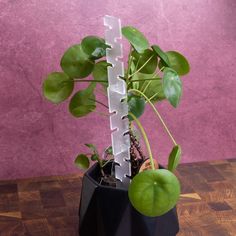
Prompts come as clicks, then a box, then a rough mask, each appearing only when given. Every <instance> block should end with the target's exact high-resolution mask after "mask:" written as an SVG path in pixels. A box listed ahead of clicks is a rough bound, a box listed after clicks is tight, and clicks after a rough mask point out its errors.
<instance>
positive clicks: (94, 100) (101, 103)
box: [89, 98, 109, 109]
mask: <svg viewBox="0 0 236 236" xmlns="http://www.w3.org/2000/svg"><path fill="white" fill-rule="evenodd" d="M89 100H91V101H93V102H97V103H98V104H100V105H102V106H104V107H106V108H107V109H108V108H109V107H108V106H107V105H106V104H104V103H103V102H100V101H98V100H96V99H92V98H89Z"/></svg>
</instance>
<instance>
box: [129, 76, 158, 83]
mask: <svg viewBox="0 0 236 236" xmlns="http://www.w3.org/2000/svg"><path fill="white" fill-rule="evenodd" d="M148 80H160V78H158V77H153V78H150V79H134V80H130V81H129V83H133V82H139V81H148Z"/></svg>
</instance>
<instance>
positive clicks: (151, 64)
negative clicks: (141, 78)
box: [132, 49, 157, 74]
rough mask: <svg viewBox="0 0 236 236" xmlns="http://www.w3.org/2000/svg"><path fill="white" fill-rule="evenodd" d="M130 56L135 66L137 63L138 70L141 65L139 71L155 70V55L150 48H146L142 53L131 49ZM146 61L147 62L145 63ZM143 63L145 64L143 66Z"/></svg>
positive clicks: (149, 71) (150, 72)
mask: <svg viewBox="0 0 236 236" xmlns="http://www.w3.org/2000/svg"><path fill="white" fill-rule="evenodd" d="M132 57H133V62H134V64H135V66H136V65H137V64H138V65H137V70H139V69H140V67H142V69H141V70H140V71H139V72H140V73H145V74H153V73H154V72H155V70H156V68H157V55H156V53H154V52H153V51H152V50H150V49H147V50H145V51H144V52H143V53H142V54H140V53H138V52H136V51H133V52H132ZM150 58H151V59H150ZM149 59H150V60H149ZM148 60H149V61H148ZM147 61H148V63H147V64H145V63H146V62H147ZM144 64H145V66H143V65H144Z"/></svg>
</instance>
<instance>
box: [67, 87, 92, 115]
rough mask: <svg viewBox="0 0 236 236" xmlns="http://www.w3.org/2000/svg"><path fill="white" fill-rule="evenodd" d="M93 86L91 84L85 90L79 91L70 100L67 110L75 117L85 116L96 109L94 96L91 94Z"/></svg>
mask: <svg viewBox="0 0 236 236" xmlns="http://www.w3.org/2000/svg"><path fill="white" fill-rule="evenodd" d="M94 86H95V84H94V83H92V84H91V85H90V86H89V87H88V88H87V89H84V90H80V91H78V92H77V93H75V94H74V96H73V97H72V98H71V100H70V104H69V110H70V113H71V114H72V115H73V116H75V117H82V116H86V115H87V114H89V113H90V112H92V111H93V110H95V108H96V104H95V95H94V94H93V89H94Z"/></svg>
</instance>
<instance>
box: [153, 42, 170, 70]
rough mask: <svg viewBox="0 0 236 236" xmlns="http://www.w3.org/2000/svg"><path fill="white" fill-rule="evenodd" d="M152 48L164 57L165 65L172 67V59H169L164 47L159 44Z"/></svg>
mask: <svg viewBox="0 0 236 236" xmlns="http://www.w3.org/2000/svg"><path fill="white" fill-rule="evenodd" d="M152 49H153V51H154V52H156V53H157V55H158V56H159V57H160V58H161V59H162V61H163V64H164V66H168V67H170V61H169V58H168V56H167V54H166V53H165V52H163V51H162V49H161V48H160V47H159V46H157V45H153V46H152Z"/></svg>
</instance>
